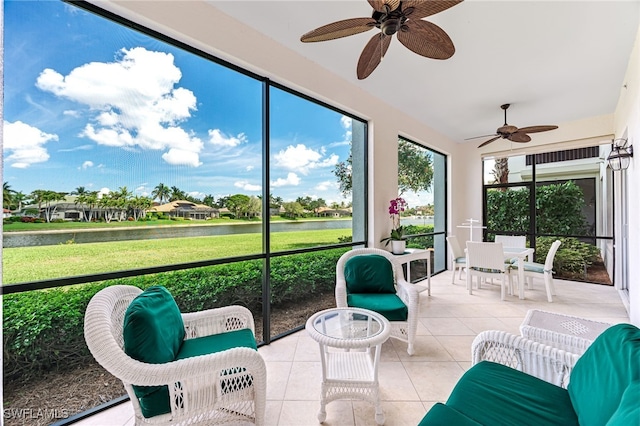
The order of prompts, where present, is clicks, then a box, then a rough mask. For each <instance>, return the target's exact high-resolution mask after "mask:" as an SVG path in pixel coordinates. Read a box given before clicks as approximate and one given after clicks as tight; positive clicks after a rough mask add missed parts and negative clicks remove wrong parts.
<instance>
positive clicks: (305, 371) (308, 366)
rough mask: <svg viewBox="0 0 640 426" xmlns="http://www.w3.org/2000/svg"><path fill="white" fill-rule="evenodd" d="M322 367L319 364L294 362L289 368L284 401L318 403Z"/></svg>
mask: <svg viewBox="0 0 640 426" xmlns="http://www.w3.org/2000/svg"><path fill="white" fill-rule="evenodd" d="M321 385H322V366H321V365H320V362H295V363H293V365H292V367H291V373H290V374H289V382H288V383H287V389H286V390H285V396H284V399H285V400H289V401H303V400H304V401H309V400H311V401H320V389H321Z"/></svg>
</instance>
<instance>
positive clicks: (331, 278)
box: [3, 249, 347, 381]
mask: <svg viewBox="0 0 640 426" xmlns="http://www.w3.org/2000/svg"><path fill="white" fill-rule="evenodd" d="M346 250H347V249H335V250H328V251H322V252H313V253H305V254H299V255H292V256H282V257H276V258H273V259H272V260H271V276H270V283H271V303H272V305H273V306H278V305H279V304H283V303H288V302H295V301H298V300H303V299H308V298H310V297H313V296H314V295H317V294H320V293H324V292H326V291H333V288H334V285H335V265H336V262H337V260H338V258H339V257H340V255H341V254H342V253H344V252H345V251H346ZM263 263H264V261H263V260H252V261H245V262H238V263H231V264H226V265H217V266H210V267H204V268H196V269H189V270H183V271H173V272H165V273H161V274H154V275H144V276H138V277H131V278H122V279H116V280H108V281H103V282H96V283H89V284H83V285H79V286H73V287H68V288H56V289H50V290H41V291H30V292H25V293H16V294H10V295H5V296H4V302H3V303H4V307H3V327H4V330H3V344H4V348H3V351H4V352H3V354H4V359H3V367H4V377H5V381H14V380H21V381H26V380H31V379H34V378H37V377H41V376H42V375H43V374H44V373H45V372H47V371H51V370H64V369H72V368H75V367H77V366H78V365H82V364H84V363H86V362H88V361H89V360H91V359H92V358H91V355H90V353H89V350H88V348H87V346H86V344H85V341H84V330H83V323H84V313H85V310H86V307H87V305H88V303H89V300H91V298H92V297H93V295H94V294H96V293H97V292H98V291H100V290H102V289H103V288H105V287H107V286H111V285H116V284H123V285H134V286H137V287H139V288H141V289H145V288H147V287H150V286H152V285H163V286H165V287H167V289H168V290H169V291H170V292H171V293H172V294H173V296H174V298H175V299H176V303H177V304H178V306H179V307H180V310H181V311H182V312H192V311H200V310H203V309H210V308H214V307H219V306H227V305H232V304H240V305H243V306H246V307H247V308H249V309H250V310H251V311H252V312H254V313H255V314H257V315H258V316H261V312H262V271H263Z"/></svg>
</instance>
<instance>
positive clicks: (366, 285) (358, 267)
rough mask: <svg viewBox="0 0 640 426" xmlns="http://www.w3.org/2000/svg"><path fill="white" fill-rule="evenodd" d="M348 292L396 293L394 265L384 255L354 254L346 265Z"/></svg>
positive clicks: (345, 275) (345, 273) (345, 274)
mask: <svg viewBox="0 0 640 426" xmlns="http://www.w3.org/2000/svg"><path fill="white" fill-rule="evenodd" d="M344 277H345V280H346V282H347V293H349V294H351V293H395V292H396V287H395V281H394V279H393V265H392V264H391V262H390V261H389V259H387V258H386V257H384V256H381V255H379V254H367V255H359V256H354V257H352V258H350V259H349V260H347V262H346V263H345V265H344Z"/></svg>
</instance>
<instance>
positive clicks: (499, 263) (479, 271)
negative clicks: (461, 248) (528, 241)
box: [467, 241, 513, 300]
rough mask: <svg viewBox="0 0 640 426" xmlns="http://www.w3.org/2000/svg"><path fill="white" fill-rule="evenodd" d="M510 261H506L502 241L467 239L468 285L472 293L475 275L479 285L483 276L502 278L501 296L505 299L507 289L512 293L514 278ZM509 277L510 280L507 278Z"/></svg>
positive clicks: (478, 285)
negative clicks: (511, 274)
mask: <svg viewBox="0 0 640 426" xmlns="http://www.w3.org/2000/svg"><path fill="white" fill-rule="evenodd" d="M509 265H510V264H509V263H506V262H505V256H504V250H503V246H502V243H484V242H476V241H467V287H468V289H469V294H472V287H473V277H474V276H475V277H477V287H478V289H479V288H480V286H481V279H482V278H490V279H493V278H500V279H501V285H500V287H501V288H500V298H501V299H502V300H504V299H505V294H506V290H507V289H508V290H509V293H510V294H512V293H513V291H512V280H511V276H510V275H509ZM507 278H508V280H507Z"/></svg>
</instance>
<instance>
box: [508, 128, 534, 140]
mask: <svg viewBox="0 0 640 426" xmlns="http://www.w3.org/2000/svg"><path fill="white" fill-rule="evenodd" d="M507 139H509V140H510V141H511V142H530V141H531V136H529V135H527V134H526V133H524V132H523V131H522V129H520V130H518V131H517V132H515V133H511V134H510V135H509V136H507Z"/></svg>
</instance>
